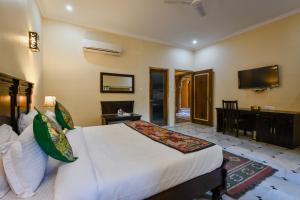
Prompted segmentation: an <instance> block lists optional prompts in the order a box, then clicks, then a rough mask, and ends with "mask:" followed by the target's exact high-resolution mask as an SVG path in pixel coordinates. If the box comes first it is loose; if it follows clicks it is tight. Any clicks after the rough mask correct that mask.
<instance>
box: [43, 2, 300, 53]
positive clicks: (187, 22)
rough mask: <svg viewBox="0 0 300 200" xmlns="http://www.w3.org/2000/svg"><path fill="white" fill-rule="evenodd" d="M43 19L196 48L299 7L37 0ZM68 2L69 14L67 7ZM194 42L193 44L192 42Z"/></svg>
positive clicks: (284, 4)
mask: <svg viewBox="0 0 300 200" xmlns="http://www.w3.org/2000/svg"><path fill="white" fill-rule="evenodd" d="M37 1H38V3H39V6H40V9H41V12H42V15H43V16H44V17H46V18H50V19H57V20H60V21H65V22H70V23H73V24H78V25H84V26H86V27H91V28H96V29H100V30H104V31H109V32H113V33H118V34H121V35H128V36H133V37H137V38H142V39H147V40H152V41H157V42H162V43H167V44H172V45H175V46H178V47H184V48H188V49H196V48H200V47H203V46H206V45H209V44H211V43H213V42H216V41H218V40H221V39H223V38H226V37H228V36H230V35H232V34H235V33H238V32H241V31H243V30H245V29H248V28H249V27H253V26H255V25H258V24H261V23H264V22H266V21H269V20H272V19H274V18H276V17H279V16H281V15H286V14H287V13H291V12H296V11H298V9H299V8H300V0H205V1H204V6H205V8H206V11H207V16H206V17H201V16H200V15H199V14H198V13H197V11H196V10H194V9H193V8H192V7H190V6H188V5H178V4H165V3H164V0H37ZM67 3H68V4H71V5H72V6H73V8H74V10H73V12H67V11H66V10H65V5H66V4H67ZM194 39H197V40H198V44H197V45H193V44H192V41H193V40H194Z"/></svg>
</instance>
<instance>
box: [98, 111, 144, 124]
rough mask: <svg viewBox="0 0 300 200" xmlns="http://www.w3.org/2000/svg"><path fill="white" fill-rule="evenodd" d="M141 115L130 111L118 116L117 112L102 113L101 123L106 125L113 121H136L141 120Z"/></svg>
mask: <svg viewBox="0 0 300 200" xmlns="http://www.w3.org/2000/svg"><path fill="white" fill-rule="evenodd" d="M141 117H142V115H138V114H134V113H131V114H130V115H129V116H119V115H118V114H106V115H102V116H101V118H102V124H105V125H108V124H110V123H114V122H123V121H137V120H141Z"/></svg>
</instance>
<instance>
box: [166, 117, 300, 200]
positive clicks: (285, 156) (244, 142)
mask: <svg viewBox="0 0 300 200" xmlns="http://www.w3.org/2000/svg"><path fill="white" fill-rule="evenodd" d="M169 129H170V130H174V131H177V132H181V133H185V134H189V135H192V136H196V137H199V138H202V139H206V140H208V141H211V142H214V143H215V144H218V145H220V146H222V147H223V148H224V149H225V150H226V151H229V152H231V153H234V154H237V155H241V156H244V157H246V158H249V159H252V160H254V161H257V162H261V163H264V164H266V165H269V166H272V167H273V168H275V169H278V172H276V173H275V174H274V175H273V176H271V177H269V178H267V179H266V180H264V181H263V182H262V183H261V184H259V185H258V186H257V187H256V188H254V189H253V190H251V191H249V192H247V193H246V194H245V195H244V196H242V197H241V198H240V199H241V200H300V147H299V148H296V149H294V150H290V149H286V148H282V147H278V146H274V145H269V144H265V143H260V142H256V141H254V140H251V139H250V137H245V136H242V135H243V134H240V135H241V136H240V137H239V138H236V137H234V136H231V135H223V134H222V133H217V132H216V131H215V128H211V127H206V126H202V125H198V124H192V123H181V124H177V125H175V126H174V127H169ZM202 199H203V200H206V199H210V197H209V195H207V196H205V197H203V198H201V200H202ZM223 199H224V200H232V198H230V197H228V196H226V195H224V196H223Z"/></svg>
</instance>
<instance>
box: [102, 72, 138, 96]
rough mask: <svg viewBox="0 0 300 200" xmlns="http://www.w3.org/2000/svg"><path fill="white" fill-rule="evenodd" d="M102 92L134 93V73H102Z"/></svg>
mask: <svg viewBox="0 0 300 200" xmlns="http://www.w3.org/2000/svg"><path fill="white" fill-rule="evenodd" d="M100 92H101V93H134V75H130V74H115V73H106V72H101V73H100Z"/></svg>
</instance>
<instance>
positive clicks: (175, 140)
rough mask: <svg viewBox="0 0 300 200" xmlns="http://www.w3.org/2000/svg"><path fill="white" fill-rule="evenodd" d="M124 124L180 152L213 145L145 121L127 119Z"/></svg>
mask: <svg viewBox="0 0 300 200" xmlns="http://www.w3.org/2000/svg"><path fill="white" fill-rule="evenodd" d="M125 124H126V125H127V126H129V127H130V128H132V129H134V130H136V131H137V132H139V133H141V134H143V135H144V136H146V137H148V138H150V139H152V140H154V141H156V142H159V143H161V144H164V145H166V146H168V147H171V148H173V149H176V150H177V151H180V152H182V153H192V152H195V151H200V150H202V149H206V148H208V147H211V146H214V145H215V144H214V143H211V142H209V141H206V140H203V139H200V138H196V137H192V136H189V135H184V134H182V133H177V132H174V131H170V130H168V129H165V128H162V127H160V126H156V125H154V124H152V123H149V122H146V121H129V122H127V123H125Z"/></svg>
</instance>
